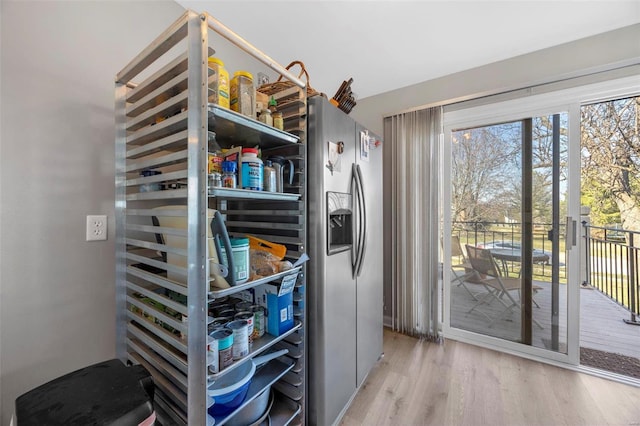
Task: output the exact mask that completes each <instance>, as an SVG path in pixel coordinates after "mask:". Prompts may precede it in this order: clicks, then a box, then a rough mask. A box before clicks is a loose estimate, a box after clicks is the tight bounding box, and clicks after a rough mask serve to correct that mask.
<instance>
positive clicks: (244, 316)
mask: <svg viewBox="0 0 640 426" xmlns="http://www.w3.org/2000/svg"><path fill="white" fill-rule="evenodd" d="M233 319H234V320H245V321H246V322H247V324H248V330H247V336H249V342H253V312H251V311H245V312H238V313H237V314H236V315H235V316H234V317H233Z"/></svg>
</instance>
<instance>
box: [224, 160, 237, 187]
mask: <svg viewBox="0 0 640 426" xmlns="http://www.w3.org/2000/svg"><path fill="white" fill-rule="evenodd" d="M222 186H223V187H225V188H235V187H236V163H235V161H223V162H222Z"/></svg>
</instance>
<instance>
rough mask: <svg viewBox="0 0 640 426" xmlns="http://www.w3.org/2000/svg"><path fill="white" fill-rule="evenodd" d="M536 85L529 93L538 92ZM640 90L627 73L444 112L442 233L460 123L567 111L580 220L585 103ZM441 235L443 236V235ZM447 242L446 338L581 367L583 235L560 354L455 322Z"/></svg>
mask: <svg viewBox="0 0 640 426" xmlns="http://www.w3.org/2000/svg"><path fill="white" fill-rule="evenodd" d="M534 91H535V88H532V89H531V90H530V92H534ZM638 93H640V79H638V77H636V76H633V77H626V78H621V79H616V80H610V81H606V82H601V83H595V84H589V85H584V86H579V87H574V88H570V89H564V90H558V91H554V92H549V93H540V94H531V95H530V96H525V97H521V98H518V99H513V100H508V101H502V102H496V103H491V104H486V105H482V106H476V107H470V108H467V109H460V110H457V111H450V112H445V113H444V117H443V123H444V138H443V139H444V142H443V147H442V150H441V152H442V153H443V154H442V155H443V157H442V162H443V165H449V167H442V168H441V170H442V171H443V173H442V179H441V182H442V188H441V193H442V206H443V208H442V210H441V212H440V213H441V217H442V223H443V227H442V232H443V235H451V209H450V208H447V206H450V205H451V190H450V188H451V175H450V173H448V172H449V170H450V164H451V143H450V138H451V132H452V130H453V129H456V128H472V127H481V126H486V125H491V124H496V123H504V122H510V121H519V120H523V119H525V118H529V117H540V116H545V115H551V114H554V113H558V112H566V113H568V116H569V117H568V120H569V128H568V131H569V141H568V153H567V158H568V176H567V188H568V204H567V216H570V217H572V218H573V219H574V220H576V221H578V220H579V218H580V107H581V106H582V105H583V104H587V103H592V102H597V101H604V100H609V99H614V98H617V97H625V96H630V95H636V94H638ZM441 237H442V236H441ZM441 240H442V241H443V254H442V256H443V257H442V264H443V277H442V281H441V285H442V286H443V288H442V289H441V290H442V291H443V303H442V304H441V307H442V308H443V335H444V337H445V338H449V339H453V340H459V341H462V342H466V343H471V344H475V345H478V346H483V347H487V348H491V349H495V350H499V351H502V352H506V353H511V354H515V355H519V356H523V357H526V358H530V359H535V360H539V361H544V362H550V363H553V364H558V365H569V366H578V365H579V363H580V341H579V338H580V283H581V279H580V276H581V268H584V264H581V260H583V259H581V256H580V253H581V246H582V244H583V242H582V240H581V239H580V238H578V239H577V245H576V246H574V247H573V248H572V249H571V250H569V251H568V253H567V259H566V264H567V353H566V354H563V353H559V352H554V351H550V350H547V349H544V348H538V347H534V346H529V345H524V344H521V343H518V342H512V341H508V340H503V339H500V338H496V337H492V336H486V335H482V334H479V333H474V332H471V331H466V330H463V329H459V328H453V327H451V321H450V320H451V316H450V315H451V311H450V304H449V301H450V300H451V288H450V285H445V283H450V282H451V272H450V271H451V256H450V253H451V247H450V241H449V238H441Z"/></svg>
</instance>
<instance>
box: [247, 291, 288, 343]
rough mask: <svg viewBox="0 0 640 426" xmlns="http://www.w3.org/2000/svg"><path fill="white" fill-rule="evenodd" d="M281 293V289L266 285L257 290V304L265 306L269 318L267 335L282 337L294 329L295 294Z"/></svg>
mask: <svg viewBox="0 0 640 426" xmlns="http://www.w3.org/2000/svg"><path fill="white" fill-rule="evenodd" d="M279 293H282V292H280V288H279V287H278V286H276V285H272V284H264V285H261V286H259V287H256V288H255V293H254V294H255V303H256V304H258V305H260V306H264V307H265V309H266V316H267V321H266V324H267V327H266V331H267V333H269V334H271V335H273V336H280V335H281V334H283V333H286V332H287V331H289V330H291V329H292V328H293V324H294V321H293V292H292V291H287V292H286V293H283V294H279Z"/></svg>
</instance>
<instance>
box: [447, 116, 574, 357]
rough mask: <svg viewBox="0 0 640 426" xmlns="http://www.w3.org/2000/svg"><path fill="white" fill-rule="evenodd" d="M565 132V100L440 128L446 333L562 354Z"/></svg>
mask: <svg viewBox="0 0 640 426" xmlns="http://www.w3.org/2000/svg"><path fill="white" fill-rule="evenodd" d="M569 135H570V131H569V112H568V110H567V108H564V109H562V108H559V109H555V110H551V111H549V112H548V113H544V114H535V115H533V114H532V115H521V116H520V117H517V118H516V119H511V120H499V121H498V120H495V121H493V122H492V121H491V117H489V118H482V119H476V120H469V121H468V122H467V123H465V122H464V121H461V122H460V123H450V124H449V125H448V126H447V127H446V128H445V153H446V154H445V156H446V159H445V161H446V162H445V164H448V163H449V162H450V167H449V168H447V167H445V170H448V171H449V174H448V176H446V175H445V177H444V179H445V181H446V180H449V182H450V184H449V185H447V187H448V190H447V189H445V190H444V198H445V203H444V205H445V206H450V210H449V211H448V212H445V214H444V217H445V221H444V224H443V225H444V226H443V230H444V232H443V247H444V248H445V250H443V253H450V254H451V256H444V259H443V264H444V265H445V270H444V274H443V275H444V277H445V280H444V286H445V290H446V291H445V294H446V297H445V303H446V309H445V312H446V319H445V325H446V334H449V335H456V334H458V335H462V336H466V337H470V338H471V339H477V340H480V341H484V342H489V343H493V344H497V345H505V344H506V345H507V346H511V347H514V348H516V347H517V348H518V350H520V351H525V352H533V353H535V354H537V355H543V356H550V357H551V358H554V359H558V360H564V361H568V360H569V352H570V351H569V333H568V330H569V328H570V327H569V321H570V320H571V315H569V300H570V297H571V296H570V295H569V291H568V286H567V282H568V279H570V277H569V268H568V257H567V252H568V251H569V250H571V249H572V247H573V244H574V242H575V241H574V240H575V231H576V228H575V224H574V222H573V220H572V219H568V218H569V217H570V214H569V212H568V203H569V202H571V197H570V196H569V193H568V188H569V186H568V184H569V179H568V178H569V175H570V173H569V167H570V166H571V165H570V164H569V157H568V152H569ZM447 139H448V140H447ZM574 167H575V166H574ZM445 173H446V172H445ZM574 198H575V197H574ZM578 198H579V197H578ZM573 202H574V203H576V204H577V203H578V200H573ZM577 206H578V209H579V204H577ZM567 221H568V222H567ZM567 224H568V225H567ZM574 305H575V304H574ZM574 346H575V345H574ZM576 350H577V349H576ZM571 352H572V354H571V355H572V356H573V357H574V358H575V350H572V351H571Z"/></svg>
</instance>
